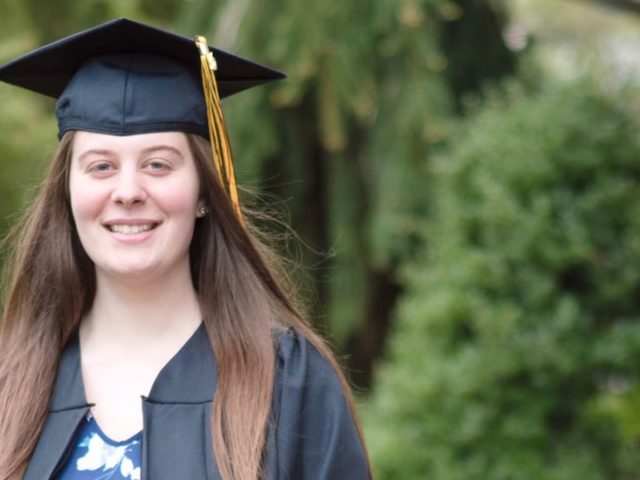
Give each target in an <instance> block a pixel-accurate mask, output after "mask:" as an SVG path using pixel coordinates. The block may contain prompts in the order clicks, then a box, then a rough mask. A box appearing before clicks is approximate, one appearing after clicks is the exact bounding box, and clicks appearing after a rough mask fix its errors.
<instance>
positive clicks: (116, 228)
mask: <svg viewBox="0 0 640 480" xmlns="http://www.w3.org/2000/svg"><path fill="white" fill-rule="evenodd" d="M157 226H158V224H157V223H147V224H143V225H107V228H108V229H109V230H110V231H112V232H113V233H120V234H123V235H136V234H138V233H143V232H148V231H149V230H153V229H154V228H156V227H157Z"/></svg>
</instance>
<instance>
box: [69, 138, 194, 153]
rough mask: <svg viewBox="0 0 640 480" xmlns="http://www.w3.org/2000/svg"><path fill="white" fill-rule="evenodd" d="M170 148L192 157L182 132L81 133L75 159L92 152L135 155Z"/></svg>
mask: <svg viewBox="0 0 640 480" xmlns="http://www.w3.org/2000/svg"><path fill="white" fill-rule="evenodd" d="M162 147H168V148H172V149H176V150H178V151H179V152H180V153H182V155H183V156H185V157H187V156H190V149H189V142H188V140H187V136H186V135H185V134H184V133H182V132H155V133H144V134H139V135H124V136H120V135H107V134H104V133H94V132H85V131H79V132H76V133H75V135H74V137H73V144H72V149H73V157H74V158H75V157H78V156H80V155H82V154H83V153H85V152H88V151H90V150H106V151H110V152H113V153H115V154H118V153H129V154H135V153H139V152H142V151H144V150H148V149H157V148H162Z"/></svg>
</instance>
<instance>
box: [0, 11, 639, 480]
mask: <svg viewBox="0 0 640 480" xmlns="http://www.w3.org/2000/svg"><path fill="white" fill-rule="evenodd" d="M2 5H3V7H4V8H3V15H2V16H1V17H0V61H2V62H4V61H9V60H11V59H13V58H15V57H16V56H18V55H20V54H22V53H25V52H27V51H28V50H30V49H32V48H35V47H37V46H40V45H42V44H45V43H47V42H49V41H52V40H55V39H58V38H60V37H63V36H66V35H68V34H70V33H72V32H75V31H78V30H80V29H83V28H88V27H91V26H93V25H96V24H98V23H101V22H103V21H106V20H108V19H111V18H113V17H119V16H125V17H129V18H132V19H136V20H140V21H144V22H149V23H152V24H154V25H156V26H159V27H164V28H167V29H170V30H173V31H176V32H179V33H183V34H185V35H193V34H196V33H198V34H203V35H206V36H207V38H208V39H209V41H210V43H212V44H215V45H216V46H218V47H220V48H223V49H228V50H231V51H233V52H235V53H238V54H241V55H246V56H249V57H252V58H255V59H257V60H259V61H260V62H262V63H265V64H268V65H272V66H275V67H276V68H279V69H281V70H284V71H285V72H287V73H288V76H289V78H288V80H286V81H284V82H280V84H277V85H269V86H267V87H265V88H261V89H257V90H256V91H251V92H247V93H244V94H243V95H239V96H237V97H232V98H230V99H228V100H225V105H224V108H225V113H226V116H227V120H228V123H229V129H230V132H229V133H230V137H231V141H232V144H233V146H234V154H235V160H236V164H237V169H238V176H239V180H240V183H241V184H243V185H246V186H247V187H249V188H250V189H251V190H253V191H254V192H257V193H258V194H259V196H261V197H262V198H263V200H261V202H260V204H259V205H258V206H259V208H264V207H267V208H270V209H274V210H275V211H277V212H279V214H280V215H282V216H283V217H284V218H285V220H286V221H287V222H290V223H291V224H292V226H293V229H294V230H295V231H296V232H297V233H298V234H299V237H300V238H296V237H295V236H292V234H291V232H289V231H288V230H286V229H283V228H281V227H278V226H270V227H269V228H271V229H272V231H273V232H274V233H276V234H278V235H279V238H282V244H281V247H282V248H283V250H284V251H286V253H287V255H292V256H293V257H294V259H295V261H296V262H297V263H298V264H300V265H301V268H299V269H298V270H299V272H297V273H296V275H298V277H297V278H299V280H298V281H299V283H300V285H302V296H303V299H304V301H305V302H306V303H307V304H308V306H309V309H310V311H311V313H312V318H313V321H314V322H315V324H316V327H317V328H318V329H319V330H321V331H323V332H325V334H326V335H327V337H328V338H329V339H330V342H331V343H332V345H333V346H334V348H335V350H336V352H337V353H338V354H339V355H340V356H341V358H342V359H343V362H344V364H345V366H346V368H347V370H348V373H349V375H350V378H351V380H352V382H353V384H354V385H355V386H356V390H357V394H358V400H359V405H360V407H361V414H362V419H363V423H364V427H365V433H366V437H367V440H368V444H369V448H370V451H371V456H372V459H373V463H374V466H375V470H376V474H377V478H379V479H430V480H468V479H491V480H520V479H522V480H578V479H579V480H633V479H637V478H640V473H638V472H640V140H639V135H638V133H639V130H638V126H639V123H638V122H639V115H638V114H639V113H640V91H639V89H638V85H639V82H640V1H638V0H508V1H507V0H504V1H499V0H493V1H492V0H349V1H340V0H323V1H313V0H270V1H258V0H226V1H225V0H220V1H216V2H213V1H211V0H84V1H82V2H78V1H73V0H2ZM52 109H53V101H52V100H49V99H46V98H42V97H38V96H37V95H34V94H31V93H28V92H24V91H20V90H19V89H17V88H14V87H10V86H7V85H0V159H1V160H0V165H1V169H2V175H1V176H0V231H6V228H7V227H8V226H9V225H11V223H12V222H13V221H14V220H15V218H16V217H17V216H18V215H19V214H20V212H21V211H22V209H23V208H24V205H25V204H26V202H28V199H29V198H30V196H31V195H32V192H33V189H34V188H35V186H36V185H37V184H38V180H39V179H40V178H41V175H42V171H43V169H44V168H45V166H46V165H47V163H48V161H49V159H50V158H51V155H52V153H53V151H54V150H55V148H56V144H57V139H56V126H55V120H54V118H53V114H52ZM248 201H251V199H250V198H249V197H248Z"/></svg>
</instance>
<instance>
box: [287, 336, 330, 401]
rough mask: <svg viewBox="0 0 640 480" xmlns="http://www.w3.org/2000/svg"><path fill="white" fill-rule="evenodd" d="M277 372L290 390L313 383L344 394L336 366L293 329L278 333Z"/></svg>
mask: <svg viewBox="0 0 640 480" xmlns="http://www.w3.org/2000/svg"><path fill="white" fill-rule="evenodd" d="M276 345H277V348H276V369H277V373H278V375H277V376H278V377H279V379H280V380H282V381H284V382H285V383H286V385H287V386H290V387H291V386H296V385H298V386H304V385H307V386H309V385H308V384H309V383H310V382H312V383H313V384H316V385H324V386H325V387H333V388H336V389H337V390H338V391H340V392H341V391H342V383H341V382H340V379H339V377H338V372H336V368H337V365H336V367H334V364H332V362H331V361H330V360H329V359H328V358H327V357H326V356H325V355H323V354H322V353H321V352H320V351H319V350H318V348H317V347H316V346H315V345H314V344H313V343H312V341H311V340H309V339H308V338H306V337H305V336H304V335H303V334H302V333H301V332H299V331H297V330H296V329H295V328H293V327H289V328H283V327H282V328H280V329H279V330H278V331H277V332H276Z"/></svg>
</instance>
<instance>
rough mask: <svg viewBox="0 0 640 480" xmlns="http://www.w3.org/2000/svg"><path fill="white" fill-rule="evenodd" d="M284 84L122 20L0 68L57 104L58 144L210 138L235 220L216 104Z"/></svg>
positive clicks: (260, 70)
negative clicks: (173, 134) (171, 135)
mask: <svg viewBox="0 0 640 480" xmlns="http://www.w3.org/2000/svg"><path fill="white" fill-rule="evenodd" d="M281 78H284V75H283V74H282V73H280V72H278V71H276V70H272V69H270V68H267V67H264V66H262V65H258V64H257V63H254V62H251V61H249V60H246V59H244V58H240V57H237V56H235V55H232V54H230V53H227V52H224V51H222V50H218V49H215V48H212V47H210V46H209V45H208V44H207V43H206V39H204V37H195V38H189V37H184V36H182V35H176V34H174V33H170V32H166V31H164V30H159V29H157V28H153V27H150V26H148V25H144V24H142V23H138V22H134V21H132V20H127V19H124V18H121V19H117V20H112V21H110V22H107V23H104V24H102V25H98V26H97V27H94V28H91V29H89V30H85V31H83V32H80V33H76V34H75V35H71V36H69V37H67V38H63V39H62V40H58V41H57V42H54V43H51V44H49V45H46V46H44V47H42V48H39V49H37V50H34V51H33V52H31V53H28V54H26V55H24V56H22V57H20V58H18V59H17V60H14V61H13V62H10V63H7V64H5V65H3V66H1V67H0V80H2V81H5V82H7V83H11V84H14V85H17V86H20V87H24V88H27V89H29V90H33V91H35V92H38V93H42V94H44V95H48V96H50V97H54V98H57V99H58V102H57V104H56V116H57V118H58V134H59V136H60V137H62V135H63V134H64V133H65V132H67V131H69V130H84V131H90V132H98V133H106V134H110V135H133V134H138V133H151V132H165V131H181V132H189V133H195V134H198V135H202V136H204V137H206V138H209V139H210V141H211V145H212V151H213V162H214V165H215V166H216V169H217V171H218V174H219V177H220V179H221V182H222V183H223V185H224V187H225V189H226V190H227V193H228V194H229V197H230V200H231V202H232V203H233V205H234V207H235V209H236V212H237V214H238V216H239V218H240V219H242V213H241V211H240V203H239V198H238V192H237V187H236V183H235V174H234V168H233V160H232V158H231V148H230V146H229V142H228V138H227V133H226V128H225V125H224V119H223V116H222V109H221V106H220V99H221V98H224V97H226V96H229V95H233V94H234V93H236V92H240V91H242V90H245V89H247V88H251V87H253V86H256V85H260V84H262V83H266V82H269V81H272V80H278V79H281Z"/></svg>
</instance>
